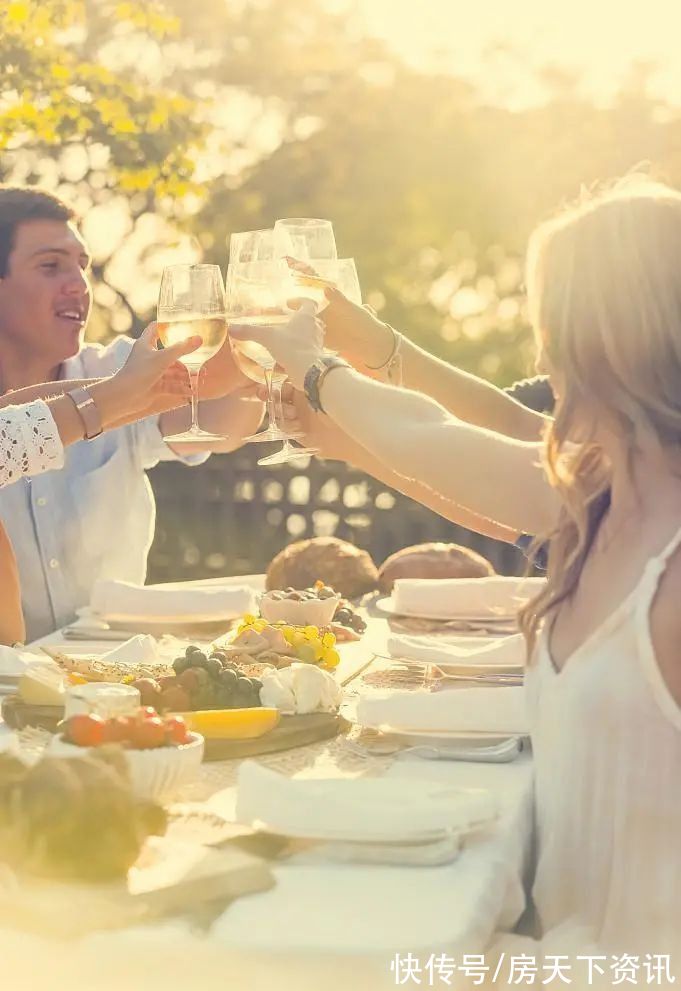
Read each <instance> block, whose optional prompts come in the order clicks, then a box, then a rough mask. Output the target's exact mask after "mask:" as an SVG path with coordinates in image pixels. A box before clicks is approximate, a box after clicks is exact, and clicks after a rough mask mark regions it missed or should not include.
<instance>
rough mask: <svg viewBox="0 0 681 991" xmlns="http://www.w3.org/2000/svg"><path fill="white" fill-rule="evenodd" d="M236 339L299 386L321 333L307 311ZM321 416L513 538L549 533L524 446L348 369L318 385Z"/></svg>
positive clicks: (537, 464)
mask: <svg viewBox="0 0 681 991" xmlns="http://www.w3.org/2000/svg"><path fill="white" fill-rule="evenodd" d="M231 332H232V336H233V337H234V338H236V339H242V340H247V339H249V338H250V339H253V340H257V341H258V342H259V343H261V344H263V345H264V346H265V347H266V348H267V349H268V350H269V351H270V353H271V354H272V356H273V357H274V358H275V360H276V361H277V363H278V364H279V365H281V366H282V367H283V368H284V369H285V370H286V372H287V373H288V375H289V377H290V379H291V381H292V382H293V384H294V386H296V388H298V389H302V388H303V382H304V378H305V374H306V372H307V371H308V369H309V368H310V366H311V365H312V364H313V363H314V362H315V361H316V360H317V359H318V358H319V357H320V355H321V354H322V348H323V336H322V332H321V328H320V327H319V324H318V322H317V321H316V319H315V315H314V313H313V312H310V309H309V307H308V306H307V305H304V306H303V307H302V308H301V310H299V311H298V313H297V314H296V315H295V316H294V317H293V319H292V320H291V321H290V322H289V324H287V326H286V327H285V328H281V327H279V328H276V330H273V329H272V328H271V327H233V328H232V331H231ZM321 400H322V405H323V407H324V410H325V411H326V413H327V415H329V416H330V417H331V418H332V419H333V420H334V421H335V422H336V423H337V424H338V425H339V427H340V428H341V429H342V430H343V431H344V432H345V433H347V434H348V435H349V436H350V437H351V438H352V439H353V440H355V441H357V443H359V444H360V445H361V446H362V447H364V448H366V450H367V451H369V453H370V454H371V455H373V456H374V457H375V458H377V459H378V460H380V461H382V462H383V463H384V464H386V465H388V466H389V467H390V468H391V469H392V470H393V471H394V472H396V473H397V474H398V475H402V476H404V477H405V478H407V479H409V480H411V481H414V482H416V483H419V484H421V485H424V486H426V487H427V488H429V489H432V490H433V491H434V492H436V493H437V494H438V495H439V496H440V497H442V498H443V499H446V500H449V501H451V502H453V503H455V504H456V505H457V506H461V507H463V508H465V509H467V510H469V511H470V512H472V513H474V514H475V515H476V516H481V517H484V518H486V519H489V520H493V521H495V522H497V523H499V524H501V525H502V526H503V527H505V528H507V529H509V530H512V531H514V532H516V531H517V532H524V533H540V532H543V531H544V530H547V529H550V528H551V527H552V525H553V522H554V520H555V517H556V514H557V511H558V499H557V496H556V494H555V493H554V491H553V490H552V489H551V487H550V486H549V484H548V482H547V480H546V476H545V474H544V471H543V468H542V466H541V458H540V454H541V445H540V443H539V441H538V440H537V441H534V442H529V441H521V440H516V439H514V438H511V437H508V436H504V435H502V434H500V433H495V432H493V431H491V430H487V429H484V428H482V427H478V426H473V425H471V424H470V423H464V422H463V421H462V420H460V419H457V418H455V417H453V416H452V415H451V413H449V412H448V411H447V410H446V409H445V408H444V407H443V406H441V405H440V404H439V403H437V402H435V401H434V400H433V399H431V398H429V397H428V396H425V395H422V394H421V393H417V392H411V391H409V390H407V389H401V388H396V387H394V386H390V385H385V384H383V383H381V382H377V381H375V380H374V379H370V378H368V377H367V376H365V375H362V374H360V373H359V372H357V371H356V370H355V369H353V368H336V369H334V370H333V371H332V372H331V373H330V374H328V375H327V376H326V378H325V379H324V382H323V385H322V390H321Z"/></svg>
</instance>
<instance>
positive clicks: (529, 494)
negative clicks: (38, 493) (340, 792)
mask: <svg viewBox="0 0 681 991" xmlns="http://www.w3.org/2000/svg"><path fill="white" fill-rule="evenodd" d="M679 259H681V195H680V194H679V193H677V192H675V191H674V190H672V189H670V188H668V187H666V186H663V185H659V184H655V183H653V182H651V181H649V180H646V179H643V178H638V179H629V180H627V181H625V182H623V183H621V184H619V185H618V186H617V187H615V188H614V189H612V190H611V191H609V192H605V193H602V194H600V195H598V196H595V197H593V198H592V199H590V200H589V201H584V202H582V203H580V204H578V205H577V206H575V207H574V208H573V209H570V210H568V211H566V212H564V213H562V214H561V215H560V216H558V217H556V218H555V219H554V220H551V221H549V222H547V223H545V224H543V225H542V226H541V227H540V228H539V229H538V230H537V231H536V232H535V233H534V234H533V236H532V238H531V241H530V245H529V252H528V266H527V280H526V281H527V285H528V294H529V303H530V309H531V314H532V320H533V325H534V329H535V334H536V339H537V345H538V350H539V356H540V357H539V366H540V367H541V368H543V369H544V370H545V371H547V372H548V373H549V375H550V376H551V381H552V386H553V388H554V390H555V393H556V395H557V400H558V404H557V410H556V418H555V422H553V423H551V424H549V425H548V426H547V428H546V429H547V437H546V442H545V445H544V447H543V449H540V447H539V446H538V445H537V444H533V443H532V442H529V441H520V440H513V439H512V438H509V437H503V436H501V435H499V434H495V433H493V432H491V431H488V430H485V429H481V428H480V427H475V426H471V425H470V424H466V423H463V422H461V421H459V420H456V419H455V418H454V417H453V416H452V415H451V414H449V413H448V412H447V411H446V410H445V409H444V408H443V407H441V406H439V405H438V404H437V403H435V402H433V401H432V400H430V399H428V398H427V397H425V396H423V395H422V394H419V393H416V392H408V391H405V390H401V389H397V388H394V387H391V386H388V385H384V384H381V383H377V382H376V381H373V380H371V379H369V378H367V377H365V376H364V375H361V374H359V373H358V372H357V371H355V370H354V369H352V368H350V367H347V366H343V365H342V364H337V363H334V362H329V360H328V359H326V358H325V357H324V356H323V355H322V353H321V345H322V335H321V330H320V327H319V325H318V324H317V322H316V320H315V317H314V315H313V314H311V313H310V312H309V310H306V311H304V312H302V313H299V314H297V315H296V316H295V317H294V318H293V320H292V321H291V323H290V324H289V326H288V328H287V329H283V330H282V329H277V330H276V331H272V330H271V329H269V328H260V329H257V330H256V329H255V328H248V329H246V328H235V329H234V330H233V335H234V336H235V337H237V336H238V337H243V338H245V337H247V336H252V337H253V338H254V339H256V340H258V341H259V342H260V343H262V344H264V345H265V346H266V347H267V348H268V349H269V350H270V351H271V352H272V354H273V356H274V357H275V359H276V360H277V362H278V363H279V364H281V365H282V366H283V367H284V368H285V369H286V371H287V372H288V374H289V376H290V378H291V379H292V381H293V384H294V385H295V386H296V387H297V388H298V389H301V390H302V389H304V388H305V387H306V386H307V393H308V396H309V398H310V400H311V401H312V403H313V405H318V406H321V409H322V410H323V412H324V413H325V414H326V415H327V416H328V417H329V418H330V419H331V420H333V421H334V422H335V423H336V424H338V425H339V426H340V427H341V428H342V430H343V431H344V432H345V433H347V434H348V435H349V436H350V438H352V440H353V441H356V442H357V443H359V444H360V445H362V447H363V448H364V449H365V450H367V451H368V452H369V453H370V455H372V456H373V457H374V458H376V459H378V460H379V461H381V462H383V463H384V464H385V465H387V466H389V467H390V468H392V469H393V470H395V471H397V472H399V473H400V474H401V475H403V476H405V477H407V478H410V479H416V480H418V481H419V482H420V483H421V484H422V485H425V486H426V487H429V488H431V489H433V490H435V491H436V492H437V493H439V494H440V495H442V496H443V497H446V498H447V499H450V500H452V501H453V502H455V503H458V504H460V505H461V506H463V507H465V508H466V509H468V510H470V511H472V512H475V513H478V514H480V515H482V516H485V517H488V518H489V519H492V520H494V521H496V522H497V523H499V524H501V525H503V526H506V527H509V528H511V529H514V530H518V531H529V532H537V529H538V528H537V526H536V524H537V522H540V523H541V524H542V529H543V530H544V531H545V532H546V533H547V534H549V535H550V537H551V544H550V555H549V570H548V584H547V587H546V591H545V592H543V593H542V595H541V596H540V597H539V598H538V599H537V600H536V601H535V602H532V603H530V604H529V605H528V607H527V608H526V610H525V612H524V614H523V616H522V624H523V627H524V630H525V632H526V634H527V639H528V645H529V667H528V674H527V678H526V682H527V691H528V697H529V700H530V706H531V712H532V716H533V734H532V739H533V746H534V752H535V767H536V821H537V861H536V876H535V881H534V886H533V900H534V904H535V908H536V915H537V921H538V929H539V932H540V933H541V934H542V935H543V936H545V937H546V936H547V934H550V933H555V932H557V931H560V930H562V931H563V932H569V931H572V932H573V933H577V932H580V933H581V934H582V935H580V936H578V937H576V942H574V941H573V948H575V949H579V948H580V947H586V946H587V945H589V940H593V941H594V943H595V944H596V945H598V946H600V947H602V948H604V949H605V950H606V951H610V950H612V951H613V952H617V951H619V952H620V953H622V952H627V953H634V952H637V951H640V952H642V953H645V952H649V953H670V952H672V951H673V950H674V949H676V948H677V947H678V945H679V942H680V937H679V933H680V932H681V855H680V854H681V847H680V843H681V789H680V788H679V781H680V780H681V653H680V652H679V643H681V613H680V611H679V605H678V604H679V601H680V600H681V550H679V548H681V271H680V269H679ZM330 366H332V367H330ZM311 369H314V370H313V371H311ZM542 454H543V455H544V457H541V455H542ZM544 945H545V946H546V945H550V941H549V942H548V944H547V943H545V944H544Z"/></svg>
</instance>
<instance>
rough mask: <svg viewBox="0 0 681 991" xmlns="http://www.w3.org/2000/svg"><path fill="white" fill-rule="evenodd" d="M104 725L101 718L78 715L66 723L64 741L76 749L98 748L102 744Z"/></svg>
mask: <svg viewBox="0 0 681 991" xmlns="http://www.w3.org/2000/svg"><path fill="white" fill-rule="evenodd" d="M105 725H106V724H105V722H104V720H103V719H102V717H101V716H96V715H94V714H93V713H85V712H83V713H79V714H78V715H77V716H71V718H70V719H68V720H67V721H66V727H65V735H66V739H67V740H68V741H69V742H70V743H75V745H76V746H77V747H98V746H99V745H100V744H101V743H103V742H104V727H105Z"/></svg>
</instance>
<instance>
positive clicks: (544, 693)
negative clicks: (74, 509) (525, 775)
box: [526, 532, 681, 953]
mask: <svg viewBox="0 0 681 991" xmlns="http://www.w3.org/2000/svg"><path fill="white" fill-rule="evenodd" d="M679 547H681V532H679V533H677V534H676V535H675V536H674V538H673V539H672V540H671V541H670V542H669V544H668V545H667V547H665V548H664V550H663V551H662V552H661V553H660V554H658V555H656V556H655V557H653V558H651V559H650V560H649V561H648V563H647V565H646V567H645V568H644V570H643V573H642V575H641V578H640V580H639V582H638V584H637V586H636V588H635V589H634V590H633V592H632V593H631V594H630V595H629V596H627V598H626V599H625V600H624V601H623V602H622V603H621V604H620V606H619V607H618V608H617V609H616V610H615V611H614V612H613V613H611V615H610V616H609V617H608V619H607V620H606V621H605V622H604V623H602V624H601V626H600V627H599V628H598V629H597V630H595V631H594V633H593V634H592V635H591V636H590V637H588V638H587V640H586V641H585V642H584V643H583V644H582V645H581V646H580V647H579V648H578V649H577V650H576V651H575V652H574V653H573V654H572V655H571V656H570V658H569V659H568V660H567V662H566V664H565V665H564V666H563V668H562V669H561V670H560V672H559V671H557V670H556V668H555V666H554V664H553V661H552V659H551V655H550V650H549V643H548V632H547V629H546V626H547V625H548V624H545V627H544V630H543V631H542V633H541V635H540V639H539V642H538V646H537V651H536V656H535V658H534V663H533V664H532V665H530V668H529V670H528V672H527V676H526V685H527V692H528V700H529V704H530V712H531V718H532V745H533V748H534V756H535V789H536V792H535V809H536V825H537V848H538V858H537V867H536V876H535V881H534V887H533V899H534V903H535V907H536V910H537V914H538V916H539V921H540V923H541V929H542V931H543V933H544V938H545V940H546V939H547V936H550V934H551V933H553V932H556V931H557V930H561V929H566V928H567V929H569V928H577V929H579V928H581V929H582V930H583V931H585V932H588V933H589V934H590V936H591V938H592V939H593V940H594V943H595V944H596V945H598V946H600V947H602V948H603V949H604V950H605V951H613V950H617V951H619V952H627V953H634V952H636V951H637V950H640V951H641V952H643V953H645V952H648V953H670V952H673V951H678V950H679V947H680V946H681V708H680V707H679V705H677V703H676V701H675V700H674V698H673V696H672V695H671V693H670V692H669V690H668V688H667V686H666V684H665V682H664V680H663V678H662V675H661V673H660V669H659V667H658V664H657V660H656V657H655V651H654V648H653V643H652V639H651V634H650V621H649V615H650V607H651V604H652V602H653V599H654V597H655V593H656V591H657V588H658V585H659V583H660V580H661V578H662V576H663V574H664V571H665V567H666V563H667V561H668V560H669V558H670V557H671V555H672V554H673V553H675V552H676V551H677V549H678V548H679ZM547 942H550V940H547Z"/></svg>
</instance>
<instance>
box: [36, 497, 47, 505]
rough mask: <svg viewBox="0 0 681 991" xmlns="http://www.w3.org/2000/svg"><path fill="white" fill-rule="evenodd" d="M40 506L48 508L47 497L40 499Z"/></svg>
mask: <svg viewBox="0 0 681 991" xmlns="http://www.w3.org/2000/svg"><path fill="white" fill-rule="evenodd" d="M38 505H39V506H46V505H47V499H46V498H45V496H41V497H40V498H39V499H38Z"/></svg>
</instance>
